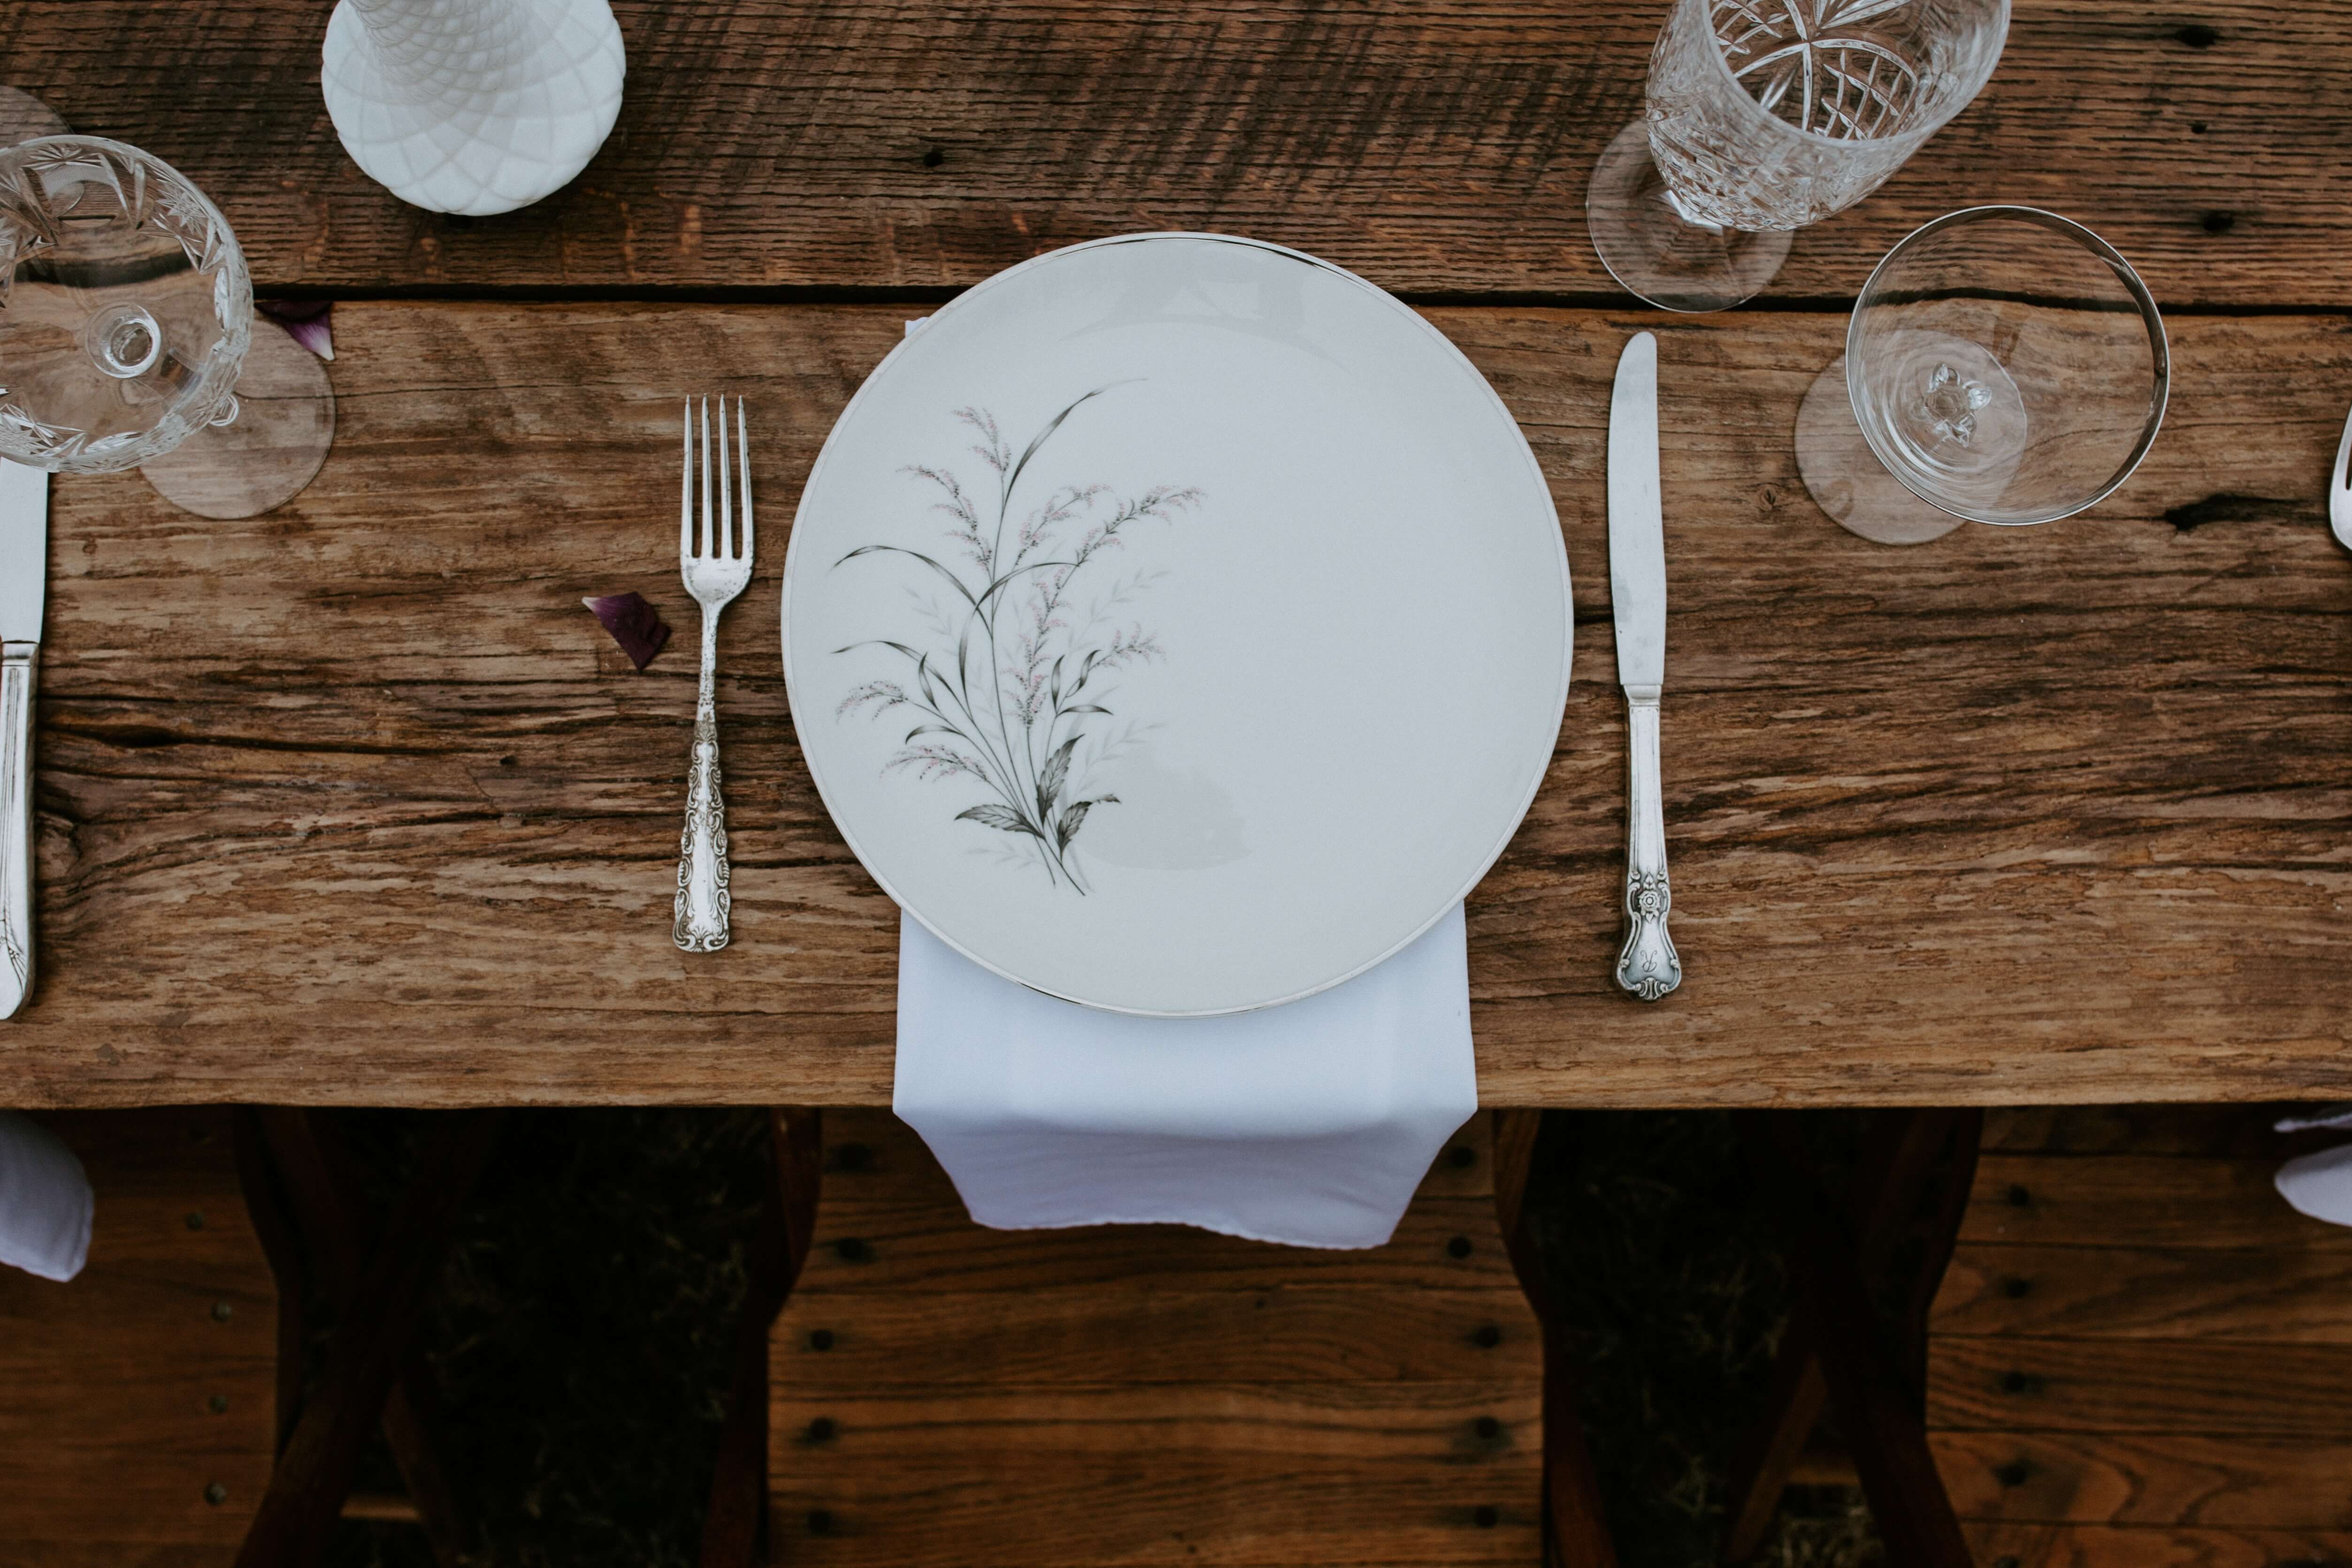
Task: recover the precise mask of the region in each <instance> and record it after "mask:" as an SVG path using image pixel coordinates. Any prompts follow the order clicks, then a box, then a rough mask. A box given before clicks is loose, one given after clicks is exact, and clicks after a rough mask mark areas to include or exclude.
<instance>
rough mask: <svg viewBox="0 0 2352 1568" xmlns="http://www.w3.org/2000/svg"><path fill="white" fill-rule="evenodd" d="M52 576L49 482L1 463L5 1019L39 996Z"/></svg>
mask: <svg viewBox="0 0 2352 1568" xmlns="http://www.w3.org/2000/svg"><path fill="white" fill-rule="evenodd" d="M48 575H49V476H48V474H47V471H45V470H43V469H39V468H27V467H25V466H23V465H19V464H16V463H10V462H6V461H5V460H0V1019H6V1018H13V1017H14V1016H16V1009H19V1008H21V1007H23V1006H24V1005H25V998H26V997H28V996H30V995H31V994H32V990H33V689H34V685H35V678H36V675H37V670H38V665H39V663H40V653H41V607H42V601H44V600H45V599H46V598H47V594H48Z"/></svg>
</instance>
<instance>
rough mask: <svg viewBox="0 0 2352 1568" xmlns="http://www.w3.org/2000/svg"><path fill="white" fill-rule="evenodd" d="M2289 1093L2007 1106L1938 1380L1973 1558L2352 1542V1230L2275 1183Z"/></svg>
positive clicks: (2311, 1554)
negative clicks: (2258, 1102) (2277, 1107)
mask: <svg viewBox="0 0 2352 1568" xmlns="http://www.w3.org/2000/svg"><path fill="white" fill-rule="evenodd" d="M2273 1113H2274V1112H2265V1111H2263V1109H2261V1108H2237V1109H2224V1108H2219V1107H2210V1108H2209V1107H2143V1108H2138V1109H2110V1110H2076V1111H2061V1112H2040V1111H2013V1112H1996V1113H1993V1115H1992V1116H1991V1117H1990V1119H1989V1121H1988V1124H1987V1126H1986V1133H1985V1143H1984V1155H1983V1157H1982V1160H1981V1162H1980V1163H1979V1167H1978V1172H1977V1181H1976V1189H1975V1194H1974V1197H1973V1199H1972V1201H1971V1203H1970V1206H1969V1214H1968V1219H1967V1221H1966V1225H1965V1228H1963V1230H1962V1233H1961V1241H1960V1247H1959V1249H1958V1253H1957V1254H1956V1256H1955V1257H1954V1260H1953V1262H1952V1267H1951V1270H1950V1272H1949V1273H1948V1275H1947V1276H1946V1279H1945V1281H1944V1288H1943V1291H1942V1293H1941V1295H1940V1296H1939V1297H1938V1299H1937V1304H1936V1316H1935V1320H1934V1323H1933V1330H1932V1339H1931V1345H1932V1350H1931V1361H1930V1367H1929V1373H1928V1391H1927V1415H1928V1426H1929V1427H1930V1435H1931V1440H1932V1442H1933V1444H1934V1447H1935V1450H1936V1454H1937V1462H1938V1464H1939V1465H1940V1467H1941V1469H1942V1471H1943V1475H1944V1480H1945V1485H1946V1486H1947V1487H1948V1489H1949V1490H1950V1492H1951V1497H1952V1501H1953V1504H1954V1506H1955V1508H1956V1509H1957V1510H1958V1513H1959V1515H1960V1518H1961V1520H1962V1521H1963V1523H1964V1525H1965V1527H1966V1529H1967V1531H1968V1533H1969V1539H1970V1542H1971V1544H1972V1546H1973V1547H1974V1549H1975V1552H1976V1556H1977V1560H1978V1561H1979V1563H1988V1564H1996V1563H1997V1564H2003V1565H2005V1568H2042V1565H2052V1568H2055V1565H2060V1564H2063V1565H2066V1568H2173V1565H2179V1568H2188V1565H2189V1564H2196V1565H2198V1568H2287V1565H2291V1564H2305V1565H2309V1568H2318V1565H2319V1564H2322V1563H2330V1564H2332V1563H2342V1562H2345V1561H2347V1560H2352V1400H2347V1397H2346V1391H2347V1388H2352V1231H2347V1230H2344V1229H2340V1228H2336V1227H2332V1226H2327V1225H2323V1224H2321V1223H2319V1222H2318V1221H2316V1220H2310V1219H2305V1218H2303V1217H2302V1216H2300V1215H2298V1214H2296V1213H2295V1212H2294V1210H2292V1209H2291V1208H2289V1207H2287V1206H2286V1203H2285V1202H2284V1199H2282V1198H2281V1197H2279V1195H2278V1193H2277V1192H2276V1191H2275V1190H2274V1189H2273V1186H2272V1180H2271V1178H2272V1176H2273V1172H2274V1171H2275V1170H2276V1169H2277V1166H2278V1164H2279V1158H2280V1155H2281V1152H2282V1150H2283V1149H2289V1152H2301V1150H2302V1149H2304V1148H2308V1147H2311V1146H2315V1145H2314V1143H2313V1142H2312V1141H2311V1140H2305V1141H2303V1142H2301V1143H2300V1144H2297V1145H2293V1146H2292V1148H2291V1149H2290V1148H2289V1141H2288V1140H2286V1139H2284V1138H2281V1137H2279V1136H2277V1135H2276V1134H2272V1133H2270V1132H2269V1131H2268V1123H2269V1119H2270V1116H2271V1115H2272V1114H2273ZM2342 1139H2343V1134H2333V1135H2322V1136H2321V1137H2320V1138H2319V1139H2318V1140H2317V1145H2316V1146H2325V1145H2326V1144H2328V1143H2332V1142H2340V1141H2342Z"/></svg>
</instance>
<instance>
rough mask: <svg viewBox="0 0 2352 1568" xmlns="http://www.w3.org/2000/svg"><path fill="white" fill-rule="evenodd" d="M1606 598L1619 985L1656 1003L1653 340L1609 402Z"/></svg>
mask: <svg viewBox="0 0 2352 1568" xmlns="http://www.w3.org/2000/svg"><path fill="white" fill-rule="evenodd" d="M1609 598H1610V602H1611V603H1612V605H1613V606H1614V607H1615V610H1616V615H1617V681H1618V684H1619V685H1622V686H1623V687H1624V688H1625V729H1626V748H1627V755H1626V759H1625V763H1626V765H1625V946H1624V947H1623V948H1622V949H1621V950H1620V951H1619V953H1618V955H1617V983H1618V984H1619V985H1621V986H1622V987H1624V988H1626V989H1627V990H1629V991H1631V992H1633V994H1634V995H1635V996H1637V997H1639V998H1642V999H1643V1001H1645V1002H1654V1001H1656V1000H1657V999H1658V998H1660V997H1663V996H1664V995H1665V994H1666V993H1667V992H1668V991H1671V990H1673V989H1674V988H1675V987H1676V986H1679V985H1681V984H1682V983H1683V961H1682V959H1680V958H1679V957H1677V956H1675V944H1674V939H1673V938H1672V937H1670V936H1667V935H1666V914H1667V911H1668V910H1669V909H1670V908H1671V907H1672V906H1673V903H1674V899H1673V895H1672V894H1671V892H1670V891H1669V890H1668V888H1667V885H1666V819H1665V810H1664V804H1663V803H1662V801H1661V800H1660V799H1659V782H1658V692H1659V689H1660V688H1661V687H1663V686H1664V685H1665V680H1666V531H1665V517H1664V510H1663V508H1662V507H1661V505H1660V502H1659V497H1658V340H1656V339H1655V338H1653V337H1652V336H1650V334H1649V333H1647V332H1637V333H1635V334H1634V336H1633V341H1632V342H1630V343H1627V344H1626V345H1625V351H1624V352H1623V353H1622V354H1621V355H1620V356H1619V357H1618V360H1617V389H1616V391H1615V392H1614V393H1613V394H1612V396H1611V398H1610V402H1609Z"/></svg>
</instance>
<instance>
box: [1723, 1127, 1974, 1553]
mask: <svg viewBox="0 0 2352 1568" xmlns="http://www.w3.org/2000/svg"><path fill="white" fill-rule="evenodd" d="M1981 1125H1982V1113H1979V1112H1974V1111H1904V1112H1895V1113H1888V1114H1886V1115H1885V1116H1883V1117H1882V1118H1881V1119H1880V1121H1879V1123H1878V1125H1877V1126H1876V1127H1875V1128H1874V1130H1873V1133H1872V1135H1871V1136H1870V1138H1869V1139H1868V1140H1867V1141H1866V1142H1865V1144H1864V1150H1863V1155H1862V1158H1861V1159H1860V1161H1859V1162H1857V1166H1856V1169H1855V1172H1854V1176H1853V1184H1852V1186H1851V1189H1850V1191H1849V1194H1848V1197H1847V1201H1846V1204H1845V1205H1844V1212H1843V1214H1840V1213H1839V1211H1838V1210H1837V1209H1836V1208H1835V1207H1832V1205H1831V1204H1830V1202H1829V1201H1828V1198H1827V1195H1826V1194H1825V1193H1824V1192H1823V1191H1822V1187H1821V1184H1820V1182H1819V1181H1818V1179H1816V1177H1815V1176H1814V1175H1813V1170H1812V1165H1811V1160H1810V1159H1809V1158H1808V1156H1807V1155H1806V1154H1805V1152H1804V1150H1803V1149H1802V1147H1801V1145H1799V1143H1798V1141H1797V1139H1796V1135H1795V1128H1794V1124H1792V1123H1790V1121H1788V1120H1787V1118H1786V1117H1785V1116H1776V1117H1774V1118H1773V1119H1772V1120H1771V1122H1770V1124H1769V1127H1766V1126H1764V1125H1762V1124H1759V1123H1758V1122H1757V1121H1755V1120H1754V1119H1749V1120H1748V1121H1747V1122H1746V1123H1744V1131H1745V1132H1746V1133H1747V1134H1748V1143H1749V1146H1750V1152H1751V1155H1752V1156H1753V1157H1754V1158H1755V1160H1756V1162H1757V1163H1758V1165H1759V1167H1760V1168H1764V1169H1769V1170H1770V1171H1772V1172H1774V1173H1775V1186H1776V1188H1777V1190H1778V1191H1779V1193H1780V1207H1781V1208H1782V1211H1783V1212H1784V1213H1785V1214H1787V1215H1788V1216H1789V1218H1790V1225H1791V1231H1792V1237H1793V1247H1792V1256H1791V1263H1792V1272H1793V1274H1794V1276H1795V1281H1796V1284H1797V1291H1798V1301H1797V1306H1796V1311H1795V1312H1794V1314H1793V1315H1792V1317H1791V1320H1790V1326H1789V1333H1788V1337H1787V1339H1786V1341H1785V1342H1784V1343H1783V1345H1782V1349H1781V1354H1780V1361H1779V1362H1778V1364H1776V1365H1775V1367H1774V1372H1773V1387H1772V1394H1771V1396H1770V1401H1769V1404H1768V1406H1767V1408H1766V1414H1765V1416H1764V1418H1763V1420H1761V1421H1760V1422H1759V1423H1758V1424H1757V1426H1756V1427H1753V1428H1751V1429H1750V1434H1749V1437H1748V1440H1747V1441H1746V1442H1745V1443H1744V1444H1743V1445H1742V1449H1741V1452H1740V1454H1739V1456H1738V1459H1737V1461H1736V1463H1735V1465H1734V1469H1733V1472H1732V1477H1733V1479H1732V1487H1731V1492H1730V1499H1729V1507H1728V1527H1727V1530H1726V1532H1725V1537H1724V1542H1723V1560H1724V1561H1725V1562H1726V1563H1738V1562H1744V1561H1746V1560H1747V1559H1748V1557H1750V1556H1752V1555H1753V1554H1754V1553H1755V1552H1756V1550H1757V1549H1758V1548H1759V1546H1760V1545H1761V1544H1762V1543H1763V1538H1764V1534H1765V1532H1766V1531H1768V1530H1769V1527H1770V1524H1771V1521H1772V1516H1773V1513H1774V1511H1775V1510H1776V1509H1777V1507H1778V1504H1779V1501H1780V1493H1781V1491H1782V1490H1783V1489H1784V1488H1785V1487H1786V1485H1787V1482H1788V1478H1789V1474H1790V1469H1792V1468H1793V1466H1794V1465H1795V1463H1796V1460H1797V1457H1798V1455H1799V1454H1800V1453H1801V1451H1802V1450H1803V1448H1804V1445H1805V1441H1806V1439H1807V1437H1810V1436H1811V1432H1812V1429H1813V1427H1814V1425H1815V1423H1816V1422H1818V1421H1819V1419H1820V1417H1821V1416H1822V1411H1823V1409H1824V1408H1825V1407H1831V1408H1834V1409H1835V1410H1836V1411H1837V1414H1838V1424H1839V1427H1840V1429H1841V1430H1842V1431H1843V1433H1844V1434H1845V1436H1846V1438H1847V1441H1848V1443H1849V1444H1850V1445H1851V1447H1852V1448H1853V1458H1854V1463H1855V1469H1856V1472H1857V1474H1858V1475H1859V1476H1860V1478H1861V1480H1862V1483H1863V1490H1864V1493H1865V1495H1866V1496H1867V1497H1868V1498H1869V1500H1870V1503H1871V1508H1872V1511H1873V1513H1874V1516H1875V1517H1876V1519H1877V1521H1878V1526H1879V1531H1880V1533H1881V1534H1882V1535H1883V1536H1884V1537H1885V1540H1886V1542H1887V1544H1888V1547H1889V1550H1890V1553H1891V1555H1892V1557H1893V1560H1894V1561H1895V1562H1898V1563H1919V1564H1922V1565H1923V1568H1943V1565H1944V1564H1947V1563H1950V1564H1955V1565H1965V1564H1967V1563H1968V1562H1969V1557H1968V1553H1967V1549H1966V1546H1965V1544H1964V1543H1963V1542H1962V1541H1961V1538H1960V1533H1959V1525H1958V1521H1957V1519H1956V1518H1955V1517H1954V1516H1953V1513H1952V1507H1951V1502H1950V1500H1949V1499H1948V1497H1947V1496H1946V1494H1945V1491H1944V1488H1943V1483H1942V1480H1941V1478H1940V1477H1939V1476H1938V1475H1937V1472H1936V1468H1935V1462H1934V1459H1933V1457H1932V1456H1931V1455H1930V1454H1929V1453H1928V1450H1927V1433H1926V1427H1925V1419H1924V1409H1923V1406H1922V1403H1921V1401H1922V1399H1923V1397H1924V1389H1925V1369H1926V1344H1927V1309H1928V1306H1929V1305H1930V1304H1931V1303H1932V1302H1933V1301H1934V1299H1935V1294H1936V1289H1937V1285H1938V1284H1940V1282H1941V1281H1942V1279H1943V1273H1944V1270H1945V1268H1946V1266H1947V1265H1948V1263H1949V1262H1950V1260H1951V1254H1952V1247H1953V1244H1954V1242H1955V1240H1956V1239H1957V1238H1958V1226H1959V1218H1960V1215H1961V1213H1962V1212H1963V1211H1964V1210H1965V1208H1966V1207H1967V1199H1968V1187H1969V1175H1970V1173H1971V1172H1972V1171H1973V1169H1974V1166H1975V1159H1976V1145H1977V1140H1978V1137H1979V1133H1980V1130H1981ZM1948 1151H1949V1152H1950V1155H1951V1157H1950V1158H1948V1159H1946V1155H1947V1153H1948ZM1939 1159H1944V1160H1945V1162H1946V1166H1947V1175H1946V1179H1945V1181H1944V1183H1943V1186H1942V1187H1941V1189H1940V1191H1939V1193H1938V1194H1937V1204H1936V1206H1935V1213H1934V1215H1933V1216H1932V1217H1931V1219H1930V1228H1929V1234H1928V1237H1927V1249H1926V1252H1925V1255H1924V1257H1923V1259H1922V1261H1921V1264H1920V1267H1919V1269H1918V1270H1916V1274H1915V1276H1914V1278H1913V1279H1912V1281H1910V1284H1909V1286H1908V1288H1907V1290H1906V1292H1905V1295H1906V1311H1905V1315H1904V1320H1903V1322H1902V1324H1901V1326H1900V1331H1899V1333H1898V1334H1897V1336H1896V1340H1895V1343H1892V1344H1890V1343H1889V1342H1888V1336H1887V1335H1886V1334H1885V1333H1884V1332H1882V1330H1881V1329H1880V1327H1879V1324H1878V1322H1877V1319H1876V1315H1875V1314H1874V1312H1872V1311H1871V1308H1870V1305H1869V1300H1868V1296H1867V1293H1866V1291H1865V1290H1864V1284H1863V1278H1864V1270H1874V1269H1876V1268H1879V1267H1882V1266H1884V1264H1885V1261H1886V1259H1887V1257H1888V1255H1889V1253H1890V1252H1891V1250H1892V1249H1893V1247H1894V1245H1895V1241H1896V1240H1897V1239H1899V1238H1900V1236H1901V1235H1902V1231H1903V1223H1904V1221H1905V1220H1906V1218H1908V1217H1910V1216H1911V1215H1913V1214H1915V1213H1916V1211H1917V1210H1918V1208H1919V1207H1920V1203H1921V1199H1922V1197H1923V1196H1924V1195H1925V1193H1926V1190H1927V1185H1928V1183H1929V1180H1930V1178H1931V1177H1932V1176H1933V1175H1934V1173H1935V1170H1936V1167H1937V1162H1938V1160H1939Z"/></svg>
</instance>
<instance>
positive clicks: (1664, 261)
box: [1585, 0, 2009, 310]
mask: <svg viewBox="0 0 2352 1568" xmlns="http://www.w3.org/2000/svg"><path fill="white" fill-rule="evenodd" d="M2008 31H2009V0H1675V7H1674V10H1673V11H1672V12H1671V13H1670V14H1669V15H1668V16H1667V18H1666V25H1665V26H1664V29H1663V30H1662V31H1661V32H1660V33H1659V35H1658V42H1657V47H1656V48H1655V49H1654V51H1652V54H1651V57H1650V76H1649V84H1648V89H1647V92H1646V95H1645V105H1644V109H1643V118H1642V120H1639V121H1637V122H1636V123H1635V124H1633V125H1629V126H1627V127H1626V128H1625V129H1624V130H1623V131H1621V132H1619V134H1618V136H1617V138H1616V140H1615V141H1612V142H1611V143H1610V146H1609V149H1608V151H1607V152H1604V153H1602V154H1601V162H1600V163H1599V165H1598V166H1596V168H1595V169H1594V171H1593V176H1592V183H1591V187H1590V188H1589V189H1588V191H1587V193H1586V198H1585V211H1586V217H1587V221H1588V223H1589V224H1590V225H1591V230H1592V242H1593V246H1594V248H1595V249H1596V250H1597V251H1599V253H1600V255H1601V262H1602V263H1603V265H1605V266H1606V267H1608V268H1609V270H1610V273H1611V275H1612V276H1613V277H1616V279H1617V280H1618V281H1619V282H1620V283H1622V284H1623V285H1624V286H1625V287H1628V288H1630V289H1632V290H1633V292H1634V293H1635V294H1638V295H1640V296H1641V297H1642V298H1644V299H1647V300H1649V301H1651V302H1652V303H1653V304H1656V305H1663V306H1664V307H1666V308H1669V309H1677V310H1713V309H1720V308H1724V307H1726V306H1728V305H1736V304H1738V302H1739V301H1740V300H1742V299H1745V298H1748V296H1749V295H1752V294H1754V293H1755V292H1756V291H1757V290H1758V289H1759V288H1761V287H1763V286H1764V285H1765V284H1766V283H1769V281H1771V278H1772V276H1773V274H1774V273H1776V272H1778V271H1779V270H1780V263H1781V261H1782V260H1783V259H1785V258H1786V256H1787V255H1788V249H1789V242H1788V238H1787V235H1788V231H1790V230H1794V229H1799V228H1802V227H1804V226H1805V225H1808V224H1813V223H1819V222H1820V221H1821V220H1822V219H1823V218H1825V217H1828V216H1829V215H1831V214H1832V213H1837V212H1842V211H1843V210H1844V209H1845V208H1847V207H1850V206H1852V205H1853V204H1854V203H1856V202H1858V201H1860V200H1862V198H1863V197H1864V196H1866V195H1868V194H1869V193H1871V192H1872V191H1874V190H1876V189H1877V188H1878V186H1879V185H1880V184H1881V183H1883V182H1884V181H1885V179H1886V177H1887V176H1888V175H1890V174H1892V173H1893V172H1895V170H1896V169H1898V168H1900V167H1902V165H1903V163H1904V162H1905V161H1906V159H1908V158H1909V157H1910V156H1911V155H1912V154H1913V153H1914V152H1917V151H1918V150H1919V147H1920V145H1921V144H1922V143H1923V142H1925V141H1927V138H1928V137H1930V136H1932V135H1934V134H1935V133H1936V131H1937V130H1939V129H1941V128H1942V126H1943V125H1944V124H1945V122H1946V121H1948V120H1950V119H1951V118H1952V116H1954V115H1956V114H1958V112H1959V111H1960V110H1962V109H1963V108H1965V107H1966V106H1967V105H1968V103H1969V99H1973V98H1974V97H1975V96H1976V95H1977V93H1978V91H1979V89H1982V88H1983V86H1984V84H1985V81H1986V79H1987V78H1990V76H1991V74H1992V68H1993V65H1994V63H1995V62H1996V61H1997V60H1999V58H2000V49H2001V44H2002V42H2003V40H2004V39H2005V38H2006V37H2007V36H2008Z"/></svg>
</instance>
